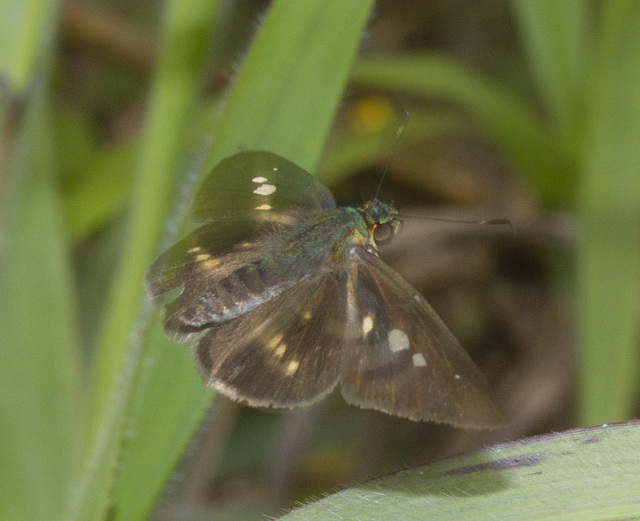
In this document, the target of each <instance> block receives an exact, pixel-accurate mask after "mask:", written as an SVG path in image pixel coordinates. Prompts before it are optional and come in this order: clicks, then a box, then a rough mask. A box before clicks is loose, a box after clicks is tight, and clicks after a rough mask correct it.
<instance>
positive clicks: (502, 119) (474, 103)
mask: <svg viewBox="0 0 640 521" xmlns="http://www.w3.org/2000/svg"><path fill="white" fill-rule="evenodd" d="M353 79H354V81H355V82H356V83H358V84H362V85H367V86H369V87H375V88H383V89H393V90H397V91H400V92H405V93H409V94H413V95H418V96H424V97H426V98H436V99H440V100H443V101H447V102H449V103H451V104H452V105H453V106H454V107H456V108H458V109H461V110H462V111H464V112H465V113H466V115H467V116H470V117H471V118H472V120H473V121H475V122H476V123H478V124H479V127H480V128H482V129H483V131H484V132H487V133H488V134H489V136H490V137H491V138H492V139H494V140H495V142H496V143H497V144H498V146H500V147H501V149H502V151H503V152H504V154H505V155H506V157H507V158H508V159H509V160H510V161H511V162H512V164H513V165H514V167H516V168H517V169H518V170H519V171H520V172H522V173H523V174H524V175H525V176H526V178H527V180H528V182H530V183H531V184H533V185H534V187H535V188H536V190H537V192H538V193H540V194H541V195H542V197H544V198H545V199H546V200H547V201H548V202H552V203H559V202H567V201H571V200H573V195H574V191H575V168H574V166H572V165H571V163H570V161H569V159H568V158H567V157H566V156H565V154H564V153H563V151H562V150H561V148H560V147H559V146H558V143H557V141H556V140H555V139H554V138H553V136H552V134H551V133H550V132H549V131H548V130H547V129H546V128H545V127H544V126H543V124H542V122H541V120H540V119H539V118H538V117H537V116H536V114H535V113H534V112H533V110H532V108H531V107H530V106H529V105H528V104H527V103H526V101H525V100H523V99H521V98H520V97H519V96H518V95H516V93H515V92H513V91H512V90H510V89H508V88H506V87H505V86H502V85H499V84H497V83H495V82H492V81H490V80H489V79H488V78H485V77H483V76H481V75H479V74H476V73H473V72H472V71H470V70H467V69H465V68H464V67H462V66H460V65H457V64H456V63H454V62H453V61H452V60H450V59H448V58H446V57H444V56H440V55H435V54H426V53H425V54H413V55H404V56H394V57H372V58H367V59H363V60H361V61H359V63H358V65H357V67H356V69H355V71H354V77H353Z"/></svg>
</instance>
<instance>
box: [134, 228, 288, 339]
mask: <svg viewBox="0 0 640 521" xmlns="http://www.w3.org/2000/svg"><path fill="white" fill-rule="evenodd" d="M245 225H246V222H243V221H236V220H231V221H220V222H215V223H208V224H205V225H203V226H201V227H200V228H198V229H197V230H195V231H194V232H192V233H191V234H190V235H188V236H187V237H185V238H184V239H182V240H180V241H178V242H177V243H176V244H174V245H173V246H172V247H171V248H169V249H168V250H167V251H165V252H164V253H162V254H161V255H160V256H159V257H158V258H156V259H155V260H154V261H153V263H152V264H151V266H149V269H148V270H147V273H146V275H145V285H146V287H147V292H148V293H149V295H150V296H151V297H158V296H159V295H161V294H163V293H166V292H168V291H171V290H173V289H177V288H180V287H184V289H183V290H182V292H181V293H180V294H179V295H178V296H177V297H176V298H175V299H174V300H173V301H172V302H170V303H169V304H167V305H166V306H165V307H164V310H163V315H164V316H163V324H164V329H165V333H166V334H167V336H169V337H170V338H172V339H173V340H175V341H178V342H184V341H186V340H188V339H190V338H191V337H192V336H193V335H195V334H197V333H199V332H200V331H201V330H202V329H203V328H206V327H208V326H209V325H211V324H212V323H215V322H220V321H224V320H229V319H232V318H234V317H236V316H238V315H241V314H243V313H246V312H247V311H248V310H250V309H252V308H254V307H256V306H258V305H260V303H262V302H263V301H265V300H268V299H270V298H272V297H274V296H275V295H278V294H279V293H281V292H282V291H284V290H285V289H286V288H287V287H289V286H291V285H293V284H295V283H296V282H297V281H298V280H299V278H298V279H296V278H295V277H293V276H292V274H291V272H290V270H287V267H286V266H283V265H282V263H279V262H277V261H276V260H275V259H274V257H273V255H272V254H271V253H270V251H269V250H268V248H267V247H266V246H265V244H266V243H267V240H266V236H267V235H269V234H271V235H274V236H277V235H278V233H277V231H274V229H272V228H273V227H274V226H276V225H270V226H268V227H267V228H268V229H267V228H265V227H262V228H256V227H253V226H251V227H250V228H249V229H246V228H245ZM269 246H271V247H273V246H274V241H273V240H271V241H269Z"/></svg>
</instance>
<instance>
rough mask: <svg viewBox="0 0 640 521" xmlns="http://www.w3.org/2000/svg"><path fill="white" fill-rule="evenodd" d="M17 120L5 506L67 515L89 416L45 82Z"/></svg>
mask: <svg viewBox="0 0 640 521" xmlns="http://www.w3.org/2000/svg"><path fill="white" fill-rule="evenodd" d="M32 94H33V97H32V98H31V99H30V100H29V102H28V104H27V106H26V109H25V110H26V112H25V113H24V118H22V120H21V123H20V125H19V126H18V134H17V137H16V141H15V146H14V147H13V150H14V158H13V159H14V160H13V162H12V163H11V166H10V168H9V172H8V174H9V176H8V186H7V187H6V188H7V192H8V193H7V194H5V195H7V196H8V197H7V198H6V199H5V200H4V201H3V205H2V206H3V212H2V213H3V215H2V231H1V233H0V236H1V237H2V265H1V270H0V418H2V424H3V427H2V428H1V429H0V469H2V470H1V471H0V512H2V514H1V516H0V517H2V519H4V520H7V521H14V520H15V521H17V520H25V521H26V520H31V519H61V517H62V514H63V510H64V506H65V505H64V499H65V498H66V497H67V495H68V494H69V489H70V487H71V484H72V481H73V478H74V477H75V476H76V471H77V470H78V469H77V468H76V463H77V448H78V445H79V439H80V432H79V430H78V429H79V426H80V425H81V418H80V401H81V400H80V397H81V396H82V394H81V389H80V386H81V367H80V366H81V364H80V359H79V357H80V348H79V331H78V323H77V313H76V311H77V309H76V301H75V294H74V287H73V280H72V268H71V262H70V256H69V252H68V251H67V237H66V236H65V233H64V231H65V226H64V217H63V208H62V204H61V196H60V193H59V190H58V188H59V187H57V186H56V182H55V165H56V161H55V144H54V141H53V133H52V132H51V128H52V125H51V120H50V114H49V112H48V110H47V106H46V104H45V100H44V98H45V90H44V85H42V86H40V87H39V88H37V89H36V90H35V91H33V92H32Z"/></svg>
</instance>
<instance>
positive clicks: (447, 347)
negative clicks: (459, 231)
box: [341, 251, 502, 428]
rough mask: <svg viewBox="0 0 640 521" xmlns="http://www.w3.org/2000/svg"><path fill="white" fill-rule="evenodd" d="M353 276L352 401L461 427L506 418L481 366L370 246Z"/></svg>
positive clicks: (346, 391)
mask: <svg viewBox="0 0 640 521" xmlns="http://www.w3.org/2000/svg"><path fill="white" fill-rule="evenodd" d="M356 255H357V257H356V258H355V259H354V262H353V263H352V265H351V268H350V272H349V278H348V281H347V291H348V314H349V321H348V322H349V324H348V332H347V337H346V342H347V344H348V345H349V349H348V350H345V362H344V367H343V371H344V374H343V378H342V381H341V386H342V394H343V395H344V397H345V399H346V401H347V402H349V403H352V404H354V405H358V406H360V407H366V408H373V409H377V410H381V411H384V412H386V413H389V414H394V415H397V416H402V417H405V418H410V419H412V420H431V421H436V422H442V423H450V424H452V425H456V426H460V427H478V428H481V427H489V426H495V425H497V424H499V423H501V421H502V416H501V414H500V412H499V411H498V410H497V409H496V408H495V406H494V405H493V403H492V401H491V399H490V398H489V395H488V393H487V383H486V380H485V378H484V376H483V375H482V373H481V372H480V370H479V369H478V368H477V367H476V365H475V364H474V363H473V361H472V360H471V358H470V357H469V355H468V354H467V353H466V352H465V351H464V349H463V348H462V346H461V345H460V343H459V342H458V341H457V340H456V339H455V337H454V336H453V334H452V333H451V332H450V331H449V330H448V329H447V327H446V326H445V325H444V323H443V322H442V320H440V318H439V317H438V316H437V315H436V313H435V312H434V311H433V309H432V308H431V306H429V304H428V303H427V301H426V300H425V299H424V298H423V297H422V296H421V295H420V294H419V293H418V292H417V291H416V290H415V289H413V288H412V287H411V286H410V285H409V284H408V283H407V282H405V281H404V280H403V279H402V278H401V277H400V276H399V275H398V274H397V273H396V272H394V271H393V270H392V269H391V268H390V267H389V266H387V265H386V264H384V263H383V262H382V261H381V260H380V259H378V258H377V257H375V256H373V255H370V254H368V253H366V252H364V251H362V252H359V253H357V254H356Z"/></svg>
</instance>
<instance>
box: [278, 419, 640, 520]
mask: <svg viewBox="0 0 640 521" xmlns="http://www.w3.org/2000/svg"><path fill="white" fill-rule="evenodd" d="M639 491H640V424H638V423H637V422H635V423H629V424H626V425H625V424H622V425H611V426H605V427H597V428H591V429H584V430H575V431H569V432H564V433H559V434H554V435H550V436H541V437H537V438H529V439H525V440H520V441H516V442H512V443H508V444H505V445H498V446H496V447H491V448H488V449H484V450H481V451H478V452H474V453H471V454H466V455H462V456H457V457H454V458H449V459H446V460H443V461H440V462H437V463H433V464H430V465H426V466H424V467H418V468H415V469H411V470H406V471H403V472H399V473H397V474H392V475H390V476H386V477H384V478H380V479H375V480H373V481H369V482H367V483H364V484H362V485H358V486H356V487H353V488H350V489H347V490H344V491H342V492H338V493H336V494H333V495H332V496H329V497H328V498H326V499H323V500H321V501H318V502H316V503H312V504H311V505H308V506H306V507H303V508H301V509H300V510H297V511H294V512H292V513H290V514H289V515H286V516H284V517H283V518H281V519H282V520H283V521H296V520H304V521H315V520H326V519H331V518H334V517H335V518H336V519H342V520H345V521H349V520H353V521H355V520H360V519H366V520H367V521H398V520H413V519H414V520H424V519H429V521H459V520H461V519H464V520H465V521H480V520H487V519H504V520H509V521H525V520H526V521H565V520H568V519H579V520H583V521H598V520H600V521H604V520H614V519H620V520H622V519H637V516H638V512H640V493H639Z"/></svg>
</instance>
